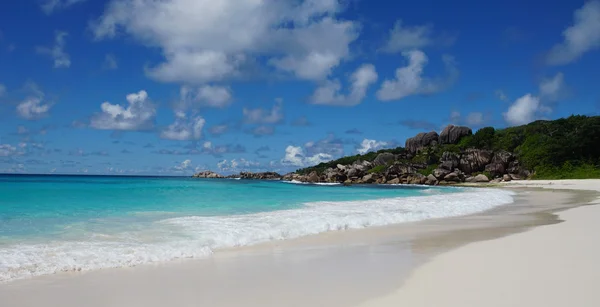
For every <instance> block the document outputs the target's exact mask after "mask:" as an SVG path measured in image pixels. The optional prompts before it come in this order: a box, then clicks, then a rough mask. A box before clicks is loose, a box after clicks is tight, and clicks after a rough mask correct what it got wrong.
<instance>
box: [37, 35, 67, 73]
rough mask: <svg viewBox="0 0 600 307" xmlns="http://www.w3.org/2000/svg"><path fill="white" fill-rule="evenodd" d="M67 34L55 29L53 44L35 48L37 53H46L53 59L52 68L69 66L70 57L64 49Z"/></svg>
mask: <svg viewBox="0 0 600 307" xmlns="http://www.w3.org/2000/svg"><path fill="white" fill-rule="evenodd" d="M67 35H68V33H67V32H62V31H56V32H55V33H54V46H52V47H38V48H37V51H38V52H39V53H42V54H48V55H50V56H51V57H52V58H53V59H54V68H62V67H64V68H68V67H70V66H71V58H70V57H69V55H68V54H67V53H66V52H65V50H64V49H65V44H66V42H65V37H66V36H67Z"/></svg>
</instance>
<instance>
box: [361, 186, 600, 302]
mask: <svg viewBox="0 0 600 307" xmlns="http://www.w3.org/2000/svg"><path fill="white" fill-rule="evenodd" d="M504 186H505V187H508V188H516V189H531V188H536V189H540V190H542V189H543V190H550V191H557V189H568V190H571V191H590V190H595V191H597V192H600V180H543V181H533V182H518V183H506V184H504ZM554 215H555V216H556V218H557V219H558V222H557V223H554V224H547V225H542V226H540V227H534V228H532V229H530V230H529V231H525V232H521V233H516V234H514V235H509V236H505V237H502V238H498V239H495V240H485V241H479V242H473V243H470V244H467V245H465V246H462V247H459V248H457V249H454V250H450V251H448V252H446V253H443V254H441V255H438V256H436V257H434V258H433V259H431V261H429V262H427V263H425V264H424V265H423V266H420V267H418V268H417V269H416V270H414V271H413V273H412V274H411V275H410V277H409V278H408V279H407V280H406V282H405V283H404V284H403V285H402V286H401V287H399V288H397V289H396V290H395V291H394V292H392V293H391V294H388V295H384V296H381V297H378V298H375V299H372V300H368V301H366V302H364V303H362V304H356V305H355V306H357V307H385V306H399V305H408V306H457V307H458V306H460V307H468V306H473V307H475V306H492V307H493V306H498V307H500V306H549V307H553V306H556V307H558V306H567V305H573V306H590V307H592V306H598V305H599V304H600V294H598V292H597V290H596V287H595V285H597V284H599V283H600V266H598V265H597V259H598V258H599V257H600V244H598V243H597V240H595V238H594V233H596V232H597V230H598V226H597V220H598V218H600V197H596V198H595V199H594V200H592V201H590V202H588V203H587V204H584V205H581V206H576V207H573V208H570V209H566V210H558V212H555V213H554ZM430 293H435V294H436V295H428V294H430Z"/></svg>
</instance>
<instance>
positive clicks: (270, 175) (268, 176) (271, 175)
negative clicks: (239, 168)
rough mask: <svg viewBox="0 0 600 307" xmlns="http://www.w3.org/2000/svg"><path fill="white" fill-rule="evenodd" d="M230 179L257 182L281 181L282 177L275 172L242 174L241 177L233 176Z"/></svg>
mask: <svg viewBox="0 0 600 307" xmlns="http://www.w3.org/2000/svg"><path fill="white" fill-rule="evenodd" d="M228 177H229V178H240V179H256V180H281V177H282V176H281V175H279V174H278V173H275V172H262V173H252V172H241V173H239V175H231V176H228Z"/></svg>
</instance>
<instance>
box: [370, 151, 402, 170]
mask: <svg viewBox="0 0 600 307" xmlns="http://www.w3.org/2000/svg"><path fill="white" fill-rule="evenodd" d="M394 160H396V156H394V154H392V153H389V152H385V153H380V154H378V155H377V157H376V158H375V160H373V163H372V166H373V167H375V166H381V165H388V164H389V163H391V162H393V161H394Z"/></svg>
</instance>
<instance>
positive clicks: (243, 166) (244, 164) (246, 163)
mask: <svg viewBox="0 0 600 307" xmlns="http://www.w3.org/2000/svg"><path fill="white" fill-rule="evenodd" d="M217 167H218V168H219V169H220V170H221V171H225V172H227V171H229V172H232V171H244V170H248V169H256V168H259V167H260V162H256V161H250V160H246V159H244V158H240V159H232V160H222V161H220V162H219V163H217Z"/></svg>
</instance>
